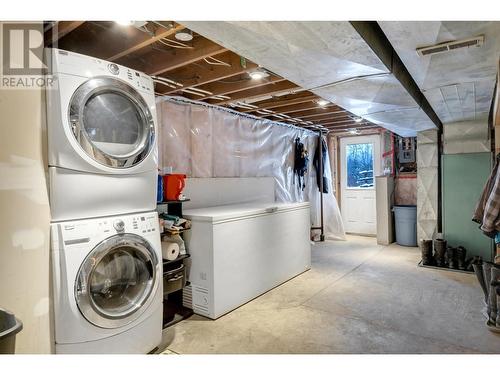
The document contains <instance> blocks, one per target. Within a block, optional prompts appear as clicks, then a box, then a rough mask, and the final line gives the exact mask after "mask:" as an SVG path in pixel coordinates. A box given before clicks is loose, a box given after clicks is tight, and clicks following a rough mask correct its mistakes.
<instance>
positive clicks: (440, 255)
mask: <svg viewBox="0 0 500 375" xmlns="http://www.w3.org/2000/svg"><path fill="white" fill-rule="evenodd" d="M445 254H446V241H445V240H442V239H440V238H437V239H435V240H434V260H435V262H436V266H438V267H444V266H445V262H444V257H445Z"/></svg>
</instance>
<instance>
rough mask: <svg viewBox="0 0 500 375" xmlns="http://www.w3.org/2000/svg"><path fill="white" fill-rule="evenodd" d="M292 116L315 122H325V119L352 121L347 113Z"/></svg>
mask: <svg viewBox="0 0 500 375" xmlns="http://www.w3.org/2000/svg"><path fill="white" fill-rule="evenodd" d="M292 117H293V118H298V119H301V120H303V121H316V122H318V123H319V122H325V121H332V122H333V121H352V119H351V118H350V117H349V116H347V115H343V116H342V115H340V116H338V115H334V114H328V113H327V114H323V115H317V116H316V117H297V116H292Z"/></svg>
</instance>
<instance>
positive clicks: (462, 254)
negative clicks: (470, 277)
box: [456, 246, 467, 271]
mask: <svg viewBox="0 0 500 375" xmlns="http://www.w3.org/2000/svg"><path fill="white" fill-rule="evenodd" d="M456 256H457V267H458V269H459V270H462V271H465V269H466V268H467V264H466V262H465V258H466V257H467V250H466V249H465V247H463V246H459V247H457V252H456Z"/></svg>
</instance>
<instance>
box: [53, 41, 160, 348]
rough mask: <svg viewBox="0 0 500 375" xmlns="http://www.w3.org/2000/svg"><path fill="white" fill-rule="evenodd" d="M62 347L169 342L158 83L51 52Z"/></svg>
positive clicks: (55, 266)
mask: <svg viewBox="0 0 500 375" xmlns="http://www.w3.org/2000/svg"><path fill="white" fill-rule="evenodd" d="M46 59H47V65H48V66H49V67H51V74H52V75H53V77H54V82H55V86H54V87H52V88H50V89H48V90H47V92H46V100H47V128H48V153H49V157H48V161H49V192H50V206H51V215H52V223H51V262H52V270H53V291H54V292H53V298H54V315H55V348H56V353H147V352H149V351H151V350H152V349H154V348H155V347H156V346H157V345H158V344H159V343H160V341H161V332H162V295H163V291H162V254H161V242H160V234H159V227H158V216H157V213H156V212H155V208H156V178H157V177H156V176H157V164H158V151H157V140H156V110H155V98H154V88H153V82H152V80H151V78H150V77H148V76H146V75H145V74H144V73H141V72H137V71H134V70H131V69H128V68H125V67H122V66H119V65H116V64H113V63H109V62H106V61H103V60H100V59H96V58H92V57H88V56H83V55H80V54H76V53H72V52H67V51H63V50H58V49H47V50H46Z"/></svg>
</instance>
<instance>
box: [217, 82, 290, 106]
mask: <svg viewBox="0 0 500 375" xmlns="http://www.w3.org/2000/svg"><path fill="white" fill-rule="evenodd" d="M297 87H298V86H297V85H296V84H294V83H292V82H290V81H280V82H275V83H269V84H266V85H264V86H259V87H254V88H251V89H249V90H245V91H240V92H237V93H235V94H234V95H231V99H228V100H224V101H220V100H214V99H209V100H210V103H213V104H229V103H232V102H237V101H245V100H248V99H255V98H259V97H261V96H266V95H276V94H280V93H283V92H286V91H290V90H293V89H296V88H297Z"/></svg>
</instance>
